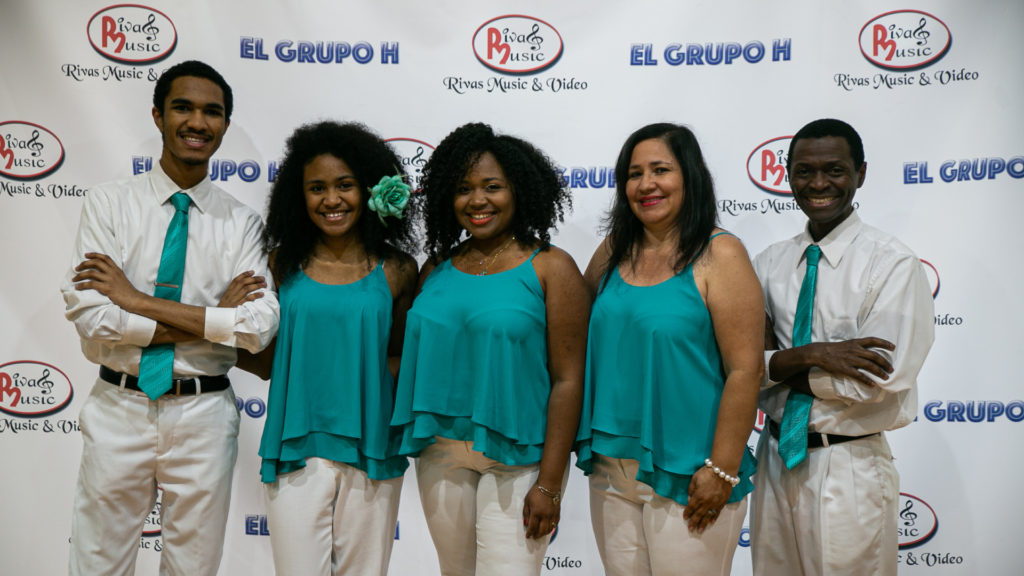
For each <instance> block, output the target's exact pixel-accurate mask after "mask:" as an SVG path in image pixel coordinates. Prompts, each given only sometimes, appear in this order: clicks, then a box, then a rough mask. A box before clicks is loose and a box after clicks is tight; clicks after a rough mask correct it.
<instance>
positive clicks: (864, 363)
mask: <svg viewBox="0 0 1024 576" xmlns="http://www.w3.org/2000/svg"><path fill="white" fill-rule="evenodd" d="M805 348H806V349H807V350H806V352H807V354H808V355H809V356H810V358H809V360H808V361H809V363H810V364H812V365H814V366H817V367H819V368H821V369H822V370H824V371H826V372H828V373H829V374H834V375H837V376H845V377H847V378H851V379H853V380H856V381H858V382H861V383H863V384H866V385H868V386H873V385H875V382H874V381H872V380H871V379H870V378H868V377H867V374H872V375H874V376H875V377H877V378H878V379H879V380H888V379H889V374H892V363H890V362H889V360H888V359H887V358H886V357H885V356H883V355H881V354H879V353H878V352H876V351H875V350H872V348H881V349H884V350H890V351H891V350H895V349H896V346H895V345H893V343H892V342H889V341H888V340H884V339H882V338H857V339H854V340H846V341H843V342H815V343H811V344H808V345H807V346H805Z"/></svg>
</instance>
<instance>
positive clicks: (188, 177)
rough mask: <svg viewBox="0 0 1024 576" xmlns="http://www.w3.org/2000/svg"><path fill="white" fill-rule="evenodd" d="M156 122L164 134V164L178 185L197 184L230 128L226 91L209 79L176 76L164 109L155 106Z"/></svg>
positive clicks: (162, 156)
mask: <svg viewBox="0 0 1024 576" xmlns="http://www.w3.org/2000/svg"><path fill="white" fill-rule="evenodd" d="M153 121H154V122H155V123H156V126H157V128H159V129H160V133H161V134H162V135H163V152H162V153H161V156H160V165H161V166H162V167H163V169H164V171H165V172H167V175H168V176H170V177H171V179H172V180H174V181H175V182H176V183H178V185H180V186H182V187H184V188H190V187H192V186H194V185H195V184H197V183H198V182H199V180H202V178H203V177H205V175H206V169H207V164H208V162H209V161H210V157H211V156H213V153H214V152H216V151H217V149H218V148H220V143H221V140H222V139H223V138H224V132H226V131H227V128H228V120H227V118H226V117H225V111H224V92H223V90H221V88H220V86H218V85H217V84H215V83H214V82H212V81H210V80H207V79H205V78H199V77H196V76H181V77H179V78H175V79H174V81H173V82H172V83H171V89H170V92H168V94H167V99H166V100H165V101H164V104H163V109H162V110H161V109H157V108H153ZM197 176H198V180H197V179H196V177H197Z"/></svg>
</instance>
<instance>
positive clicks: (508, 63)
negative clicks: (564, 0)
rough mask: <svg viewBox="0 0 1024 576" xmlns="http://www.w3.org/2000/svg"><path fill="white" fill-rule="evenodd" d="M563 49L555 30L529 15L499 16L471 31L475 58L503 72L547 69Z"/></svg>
mask: <svg viewBox="0 0 1024 576" xmlns="http://www.w3.org/2000/svg"><path fill="white" fill-rule="evenodd" d="M562 48H563V46H562V36H561V34H559V33H558V30H555V27H554V26H552V25H551V24H548V23H547V22H545V21H543V20H541V19H539V18H534V17H532V16H523V15H519V14H509V15H505V16H498V17H497V18H492V19H490V20H488V21H487V22H484V23H483V25H481V26H480V27H479V28H477V30H476V33H475V34H473V52H474V53H475V54H476V58H477V60H479V61H480V63H481V64H483V65H484V66H486V67H488V68H490V69H491V70H494V71H496V72H500V73H502V74H513V75H517V74H534V73H536V72H540V71H541V70H544V69H545V68H550V67H551V66H554V65H555V63H556V62H557V61H558V59H559V58H561V57H562Z"/></svg>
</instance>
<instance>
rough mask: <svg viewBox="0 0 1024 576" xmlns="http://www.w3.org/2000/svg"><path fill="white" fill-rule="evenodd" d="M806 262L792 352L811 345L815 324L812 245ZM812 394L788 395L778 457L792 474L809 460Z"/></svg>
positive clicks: (815, 276) (815, 256) (814, 248)
mask: <svg viewBox="0 0 1024 576" xmlns="http://www.w3.org/2000/svg"><path fill="white" fill-rule="evenodd" d="M804 256H805V257H806V258H807V273H806V274H805V275H804V282H803V284H801V285H800V297H799V298H798V299H797V301H796V318H795V319H794V320H793V348H796V347H797V346H805V345H807V344H810V343H811V325H812V324H813V321H814V284H815V282H816V281H817V279H818V260H819V259H820V258H821V248H819V247H818V246H817V245H815V244H811V245H810V246H808V247H807V250H806V251H805V252H804ZM813 400H814V397H813V396H811V395H810V394H804V393H803V392H797V391H796V390H790V391H789V397H787V398H786V409H785V411H784V412H783V413H782V431H781V432H780V433H779V456H781V457H782V461H783V462H784V463H785V464H786V468H788V469H790V470H792V469H793V468H795V467H796V466H797V464H800V463H801V462H803V461H804V458H807V421H808V418H809V416H810V415H811V402H812V401H813Z"/></svg>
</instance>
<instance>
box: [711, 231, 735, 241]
mask: <svg viewBox="0 0 1024 576" xmlns="http://www.w3.org/2000/svg"><path fill="white" fill-rule="evenodd" d="M722 234H728V235H729V236H733V237H735V236H736V235H735V234H733V233H732V232H729V231H728V230H722V231H721V232H715V233H714V234H712V235H711V237H710V238H708V242H710V241H712V240H714V239H715V236H721V235H722Z"/></svg>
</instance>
